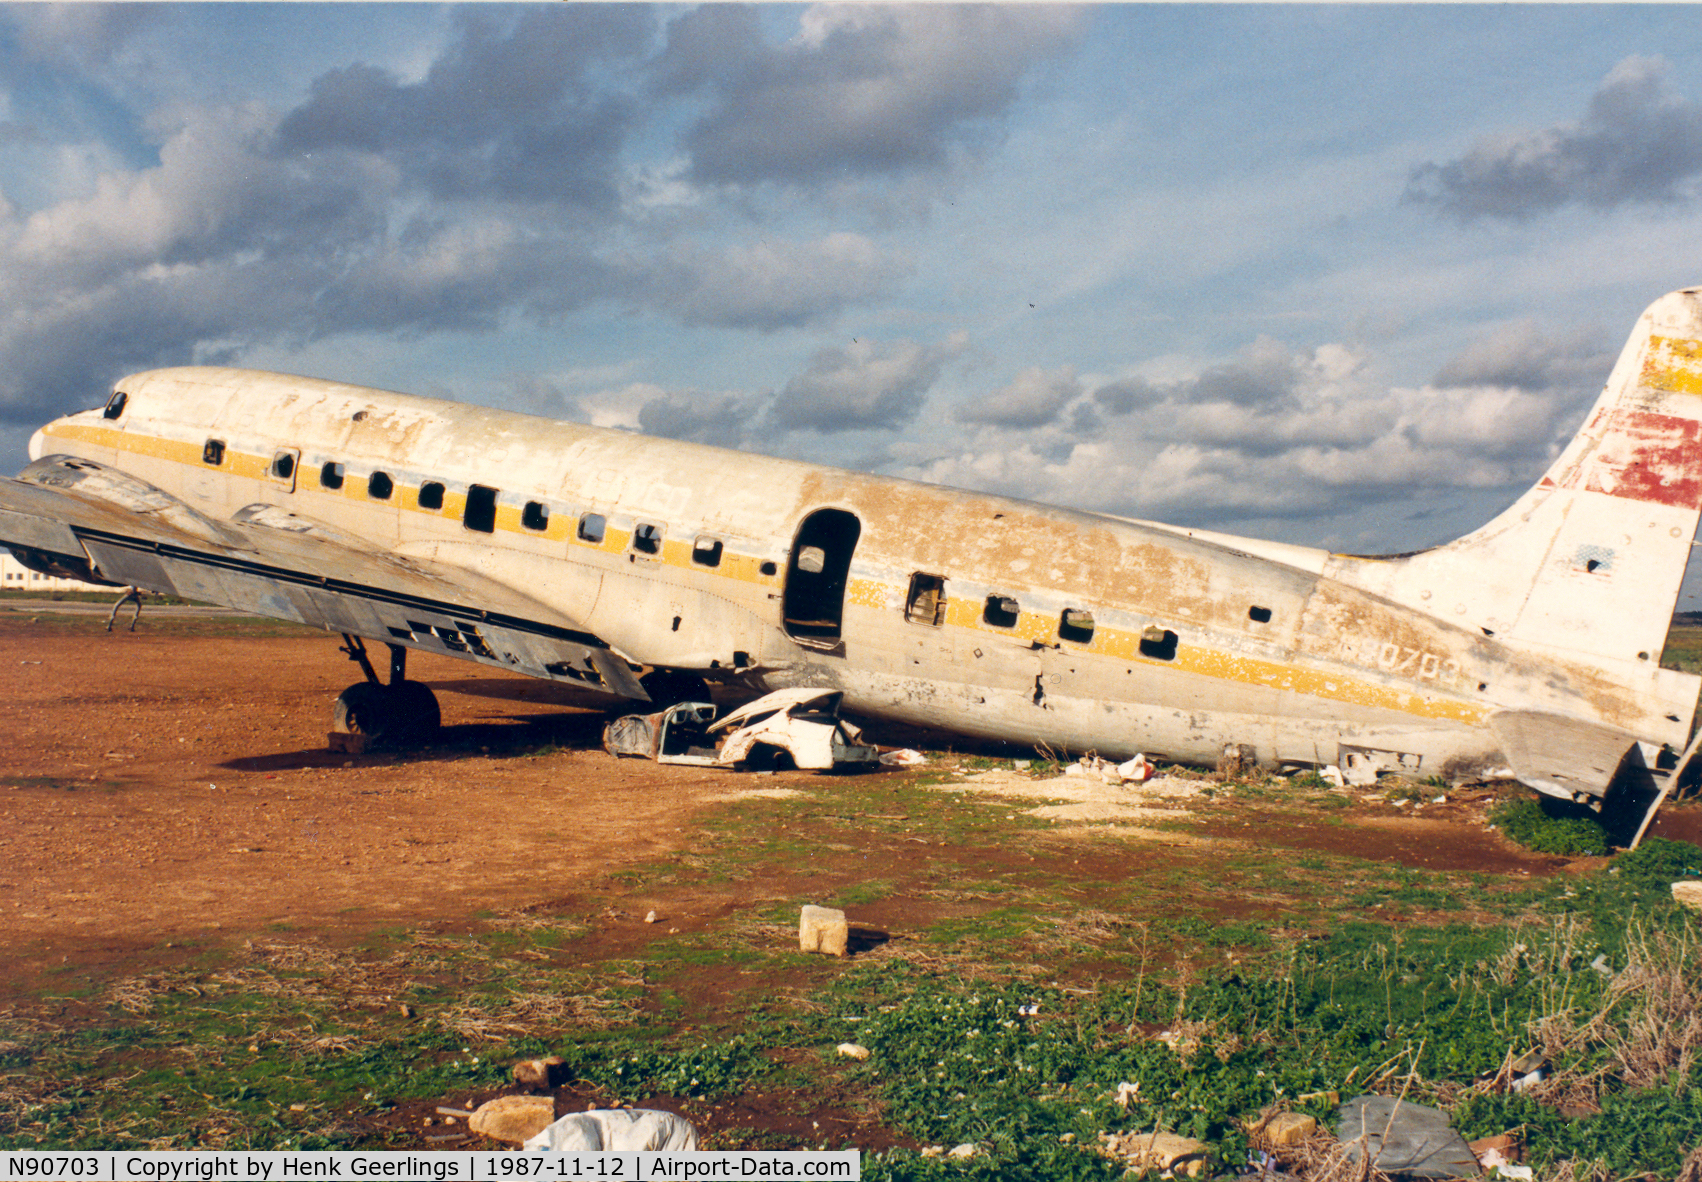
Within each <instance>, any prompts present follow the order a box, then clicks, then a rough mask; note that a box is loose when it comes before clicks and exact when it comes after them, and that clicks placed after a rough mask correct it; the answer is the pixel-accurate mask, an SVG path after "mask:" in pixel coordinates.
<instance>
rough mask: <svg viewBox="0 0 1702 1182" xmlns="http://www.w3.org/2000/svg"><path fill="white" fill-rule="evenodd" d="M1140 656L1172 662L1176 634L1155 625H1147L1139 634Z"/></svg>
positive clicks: (1174, 654)
mask: <svg viewBox="0 0 1702 1182" xmlns="http://www.w3.org/2000/svg"><path fill="white" fill-rule="evenodd" d="M1141 656H1143V657H1152V658H1154V659H1155V660H1159V661H1174V660H1175V659H1176V633H1174V632H1171V631H1169V630H1167V629H1164V628H1160V627H1159V626H1158V625H1157V624H1152V625H1149V626H1148V627H1147V628H1146V630H1145V631H1143V632H1142V633H1141Z"/></svg>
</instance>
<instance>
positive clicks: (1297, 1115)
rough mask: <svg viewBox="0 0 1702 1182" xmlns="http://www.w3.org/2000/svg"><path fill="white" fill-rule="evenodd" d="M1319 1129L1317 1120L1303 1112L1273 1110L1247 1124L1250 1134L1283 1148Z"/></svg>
mask: <svg viewBox="0 0 1702 1182" xmlns="http://www.w3.org/2000/svg"><path fill="white" fill-rule="evenodd" d="M1317 1131H1318V1122H1317V1120H1316V1119H1315V1118H1313V1117H1310V1116H1307V1115H1306V1114H1305V1113H1303V1112H1273V1113H1271V1114H1270V1115H1269V1116H1265V1117H1260V1118H1259V1119H1258V1120H1256V1121H1253V1122H1252V1123H1251V1124H1249V1125H1248V1126H1247V1132H1248V1134H1249V1135H1251V1136H1261V1137H1263V1138H1264V1139H1265V1140H1266V1141H1269V1142H1270V1143H1271V1144H1272V1145H1277V1146H1281V1147H1283V1148H1287V1147H1289V1146H1293V1145H1298V1144H1300V1143H1301V1142H1302V1141H1304V1140H1306V1138H1308V1137H1310V1136H1311V1135H1312V1134H1313V1133H1316V1132H1317Z"/></svg>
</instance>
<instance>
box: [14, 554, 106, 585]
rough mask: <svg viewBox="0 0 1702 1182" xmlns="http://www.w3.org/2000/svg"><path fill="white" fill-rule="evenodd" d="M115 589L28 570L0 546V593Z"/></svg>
mask: <svg viewBox="0 0 1702 1182" xmlns="http://www.w3.org/2000/svg"><path fill="white" fill-rule="evenodd" d="M118 590H119V589H118V588H117V587H109V586H107V585H106V584H104V583H85V582H83V581H82V580H80V579H56V578H54V577H53V576H52V575H44V574H42V573H40V572H39V571H33V570H30V569H29V568H28V567H27V566H25V565H24V564H23V563H21V562H19V561H18V560H17V559H16V558H13V557H12V552H11V551H10V550H7V549H6V548H5V547H3V546H0V591H110V592H114V593H116V592H117V591H118Z"/></svg>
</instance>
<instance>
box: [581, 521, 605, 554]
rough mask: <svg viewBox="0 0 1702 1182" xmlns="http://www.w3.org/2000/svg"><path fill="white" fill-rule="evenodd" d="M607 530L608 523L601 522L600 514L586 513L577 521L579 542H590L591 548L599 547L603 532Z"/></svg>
mask: <svg viewBox="0 0 1702 1182" xmlns="http://www.w3.org/2000/svg"><path fill="white" fill-rule="evenodd" d="M607 528H608V523H607V522H606V521H604V520H603V515H602V514H601V513H587V514H586V515H585V516H583V517H581V518H580V519H579V540H580V541H581V542H590V543H591V544H592V545H593V546H596V545H600V544H601V543H602V541H603V532H604V530H606V529H607Z"/></svg>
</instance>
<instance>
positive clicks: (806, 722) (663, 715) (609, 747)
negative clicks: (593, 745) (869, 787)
mask: <svg viewBox="0 0 1702 1182" xmlns="http://www.w3.org/2000/svg"><path fill="white" fill-rule="evenodd" d="M844 696H845V695H844V694H843V693H842V692H841V691H839V690H829V689H819V688H814V689H812V688H803V689H785V690H776V691H775V692H773V693H771V694H765V695H764V696H762V697H760V698H758V699H756V701H754V702H747V703H745V704H744V705H743V706H740V707H738V708H737V709H736V710H733V711H731V712H730V713H728V714H727V715H725V716H724V717H722V718H720V719H716V718H715V707H714V705H713V704H711V703H709V702H681V703H680V704H679V705H677V706H670V707H668V709H666V710H662V711H659V712H657V713H655V714H628V715H626V716H625V717H623V718H617V719H615V720H614V721H613V722H611V723H609V725H608V726H606V727H604V728H603V748H604V750H606V751H608V752H609V754H611V755H636V756H640V757H642V758H645V759H654V760H655V761H656V762H657V763H670V764H692V765H697V766H702V767H732V766H734V765H736V764H741V763H746V762H748V761H750V760H752V759H753V757H755V756H758V755H760V754H763V753H767V754H772V753H774V752H777V751H783V752H785V753H786V754H787V755H788V756H790V757H791V760H792V764H793V766H794V767H797V768H801V769H803V770H806V771H826V770H827V769H829V768H832V767H834V766H835V765H837V764H843V763H878V762H880V755H879V753H878V752H877V751H876V750H875V748H873V747H870V746H868V745H867V744H865V743H864V742H863V735H862V732H861V731H859V730H858V729H857V728H856V727H854V726H852V725H851V724H850V723H848V722H846V721H845V720H843V719H842V718H840V717H839V703H840V702H841V700H842V699H843V698H844ZM721 731H725V732H727V733H726V734H725V735H724V736H722V737H721V738H720V739H719V740H717V739H716V737H715V736H716V734H717V732H721Z"/></svg>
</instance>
